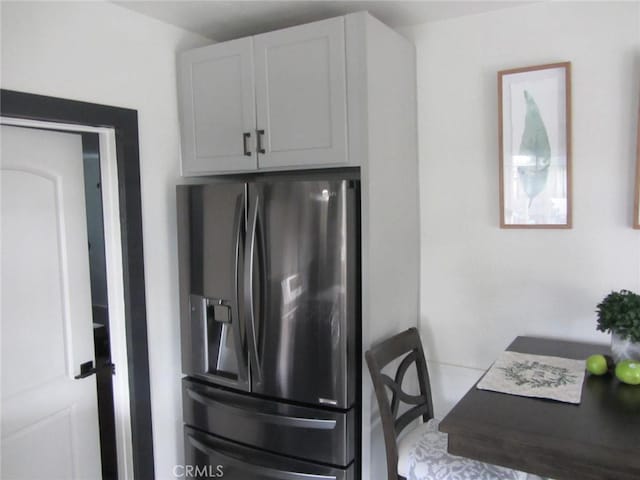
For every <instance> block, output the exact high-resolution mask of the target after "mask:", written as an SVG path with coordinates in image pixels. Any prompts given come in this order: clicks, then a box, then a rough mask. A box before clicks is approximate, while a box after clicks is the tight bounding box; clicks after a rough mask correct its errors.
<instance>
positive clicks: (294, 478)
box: [184, 426, 354, 480]
mask: <svg viewBox="0 0 640 480" xmlns="http://www.w3.org/2000/svg"><path fill="white" fill-rule="evenodd" d="M184 445H185V470H186V469H190V473H191V474H192V478H216V477H222V478H224V479H225V480H354V466H353V464H352V465H350V466H349V467H347V468H335V467H330V466H326V465H321V464H316V463H312V462H305V461H302V460H297V459H292V458H288V457H284V456H281V455H275V454H272V453H267V452H263V451H261V450H257V449H254V448H250V447H247V446H244V445H240V444H238V443H235V442H230V441H228V440H223V439H222V438H219V437H216V436H213V435H209V434H207V433H203V432H200V431H198V430H195V429H193V428H191V427H188V426H185V427H184Z"/></svg>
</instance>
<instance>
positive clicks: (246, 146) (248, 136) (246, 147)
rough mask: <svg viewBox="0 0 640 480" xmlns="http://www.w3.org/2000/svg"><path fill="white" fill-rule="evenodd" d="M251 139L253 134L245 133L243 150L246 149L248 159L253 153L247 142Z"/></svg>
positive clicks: (243, 135)
mask: <svg viewBox="0 0 640 480" xmlns="http://www.w3.org/2000/svg"><path fill="white" fill-rule="evenodd" d="M250 138H251V133H249V132H245V133H243V134H242V148H243V149H244V154H245V156H247V157H250V156H251V152H250V151H249V146H248V142H247V140H249V139H250Z"/></svg>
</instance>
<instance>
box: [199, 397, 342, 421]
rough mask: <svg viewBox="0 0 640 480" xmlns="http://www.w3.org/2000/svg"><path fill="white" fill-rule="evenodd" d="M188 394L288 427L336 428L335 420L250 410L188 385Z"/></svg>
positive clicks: (203, 402)
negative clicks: (200, 391)
mask: <svg viewBox="0 0 640 480" xmlns="http://www.w3.org/2000/svg"><path fill="white" fill-rule="evenodd" d="M187 395H189V396H190V397H191V398H192V399H193V400H195V401H196V402H198V403H201V404H203V405H208V406H210V407H213V408H216V409H218V410H227V411H228V412H230V413H232V414H234V415H241V416H243V417H248V418H252V419H253V418H255V419H256V420H258V421H260V422H264V423H271V424H276V425H283V426H286V427H296V428H309V429H313V430H333V429H334V428H336V421H335V420H327V419H323V418H304V417H292V416H289V415H274V414H271V413H263V412H256V411H249V410H245V409H244V408H241V407H238V406H233V405H230V404H227V403H223V402H219V401H218V400H216V399H214V398H211V397H209V396H207V395H203V394H202V393H198V392H196V391H194V390H193V389H191V388H188V387H187Z"/></svg>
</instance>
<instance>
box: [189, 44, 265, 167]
mask: <svg viewBox="0 0 640 480" xmlns="http://www.w3.org/2000/svg"><path fill="white" fill-rule="evenodd" d="M252 48H253V46H252V41H251V38H241V39H239V40H233V41H230V42H225V43H221V44H217V45H211V46H208V47H203V48H198V49H195V50H190V51H187V52H185V53H183V54H181V56H180V59H179V75H180V77H179V81H180V83H179V85H180V86H179V95H180V106H181V120H182V172H183V174H184V175H198V174H206V173H214V172H234V171H243V170H255V169H256V167H257V160H256V151H255V148H254V145H255V118H256V117H255V93H254V91H255V89H254V82H253V52H252Z"/></svg>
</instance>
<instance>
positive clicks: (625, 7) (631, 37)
mask: <svg viewBox="0 0 640 480" xmlns="http://www.w3.org/2000/svg"><path fill="white" fill-rule="evenodd" d="M405 33H407V34H408V35H409V36H411V37H413V38H414V39H415V41H416V46H417V58H418V111H419V132H420V133H419V136H420V140H419V148H420V194H421V200H420V207H421V224H422V226H421V228H422V232H421V241H422V250H421V255H422V258H421V262H422V263H421V334H422V336H423V341H424V343H425V348H426V351H427V355H428V357H429V366H430V370H431V375H432V384H433V389H434V402H435V407H436V413H437V414H438V415H439V416H442V415H443V414H444V413H446V412H447V411H448V410H449V409H450V408H451V407H452V406H453V404H455V402H456V401H457V400H458V399H459V398H460V397H461V396H462V395H463V394H464V393H465V392H466V390H467V389H468V388H469V387H470V386H471V385H472V384H473V382H475V380H477V379H478V378H479V376H480V374H481V373H482V371H483V370H484V369H486V368H487V367H488V366H489V365H490V364H491V362H492V361H493V360H494V359H495V357H496V356H497V355H498V354H499V352H500V351H502V350H503V349H504V348H505V347H506V346H507V345H508V344H509V343H510V342H511V340H512V339H513V338H514V337H515V336H517V335H538V336H548V337H559V338H566V339H576V340H585V341H587V340H591V341H596V342H602V343H606V342H608V336H606V335H604V334H601V333H598V332H596V330H595V314H594V309H595V306H596V304H597V303H598V302H599V301H600V300H601V299H602V297H603V296H604V295H605V294H607V293H608V292H609V291H611V290H613V289H621V288H627V289H630V290H635V291H640V232H639V231H637V230H632V229H631V221H632V209H633V178H634V148H635V142H636V138H635V128H636V122H637V118H636V116H637V111H638V110H637V108H638V93H639V90H640V3H639V2H621V3H614V2H586V3H577V2H544V3H537V4H532V5H524V6H518V7H515V8H510V9H505V10H499V11H494V12H491V13H487V14H481V15H474V16H469V17H463V18H459V19H453V20H445V21H438V22H432V23H427V24H424V25H421V26H419V27H416V28H413V29H409V30H407V31H405ZM558 61H571V62H572V69H573V81H572V83H573V128H574V132H573V147H574V150H573V168H574V172H573V187H574V196H573V204H574V206H573V214H574V227H573V229H572V230H565V231H562V230H555V231H554V230H545V231H535V230H501V229H500V228H499V206H498V141H497V136H498V133H497V103H498V102H497V80H496V72H497V71H498V70H503V69H507V68H513V67H523V66H530V65H538V64H545V63H552V62H558Z"/></svg>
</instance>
